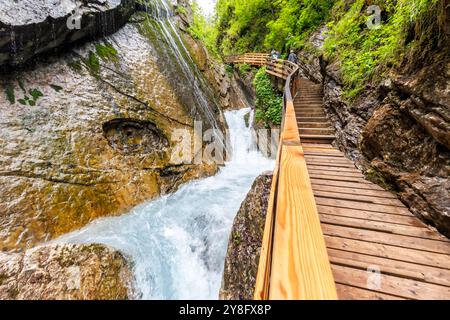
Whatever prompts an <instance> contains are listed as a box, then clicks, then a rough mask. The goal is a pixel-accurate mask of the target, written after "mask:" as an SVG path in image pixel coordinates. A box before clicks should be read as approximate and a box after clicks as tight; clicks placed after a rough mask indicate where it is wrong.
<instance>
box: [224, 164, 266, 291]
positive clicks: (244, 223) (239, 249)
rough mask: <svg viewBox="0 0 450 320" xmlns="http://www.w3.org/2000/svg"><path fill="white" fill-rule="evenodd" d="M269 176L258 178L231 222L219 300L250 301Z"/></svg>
mask: <svg viewBox="0 0 450 320" xmlns="http://www.w3.org/2000/svg"><path fill="white" fill-rule="evenodd" d="M271 185H272V173H265V174H262V175H261V176H259V177H258V178H257V179H256V180H255V182H254V183H253V186H252V189H251V190H250V192H249V193H248V195H247V197H246V199H245V200H244V202H243V203H242V206H241V208H240V210H239V212H238V214H237V216H236V218H235V220H234V223H233V229H232V232H231V235H230V240H229V243H228V252H227V257H226V261H225V268H224V275H223V280H222V288H221V290H220V299H222V300H253V293H254V291H255V290H254V289H255V284H256V276H257V273H258V264H259V256H260V252H261V243H262V237H263V234H264V226H265V222H266V213H267V205H268V203H269V196H270V189H271Z"/></svg>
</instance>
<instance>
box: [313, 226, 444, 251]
mask: <svg viewBox="0 0 450 320" xmlns="http://www.w3.org/2000/svg"><path fill="white" fill-rule="evenodd" d="M322 229H323V232H324V234H326V235H329V236H335V237H342V238H348V239H354V240H364V241H365V242H373V243H379V244H387V245H392V246H397V247H400V248H408V249H416V250H422V251H426V252H434V253H441V254H446V255H449V254H450V245H449V244H448V243H445V242H442V241H436V240H427V239H421V238H414V237H408V236H402V235H397V234H387V233H384V232H377V231H371V230H363V229H356V228H349V227H342V226H337V225H330V224H326V223H323V224H322ZM448 258H449V259H450V256H448Z"/></svg>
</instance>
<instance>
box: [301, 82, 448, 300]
mask: <svg viewBox="0 0 450 320" xmlns="http://www.w3.org/2000/svg"><path fill="white" fill-rule="evenodd" d="M300 87H301V88H302V89H301V90H300V92H299V93H298V95H297V96H296V97H295V99H294V105H295V107H296V113H297V121H298V125H299V128H300V136H301V137H302V141H307V142H303V143H302V144H303V149H304V150H305V158H306V163H307V167H308V172H309V175H310V178H311V184H312V189H313V192H314V196H315V199H316V204H317V209H318V212H319V216H320V220H321V223H322V230H323V233H324V237H325V242H326V245H327V249H328V255H329V258H330V262H331V265H332V270H333V275H334V278H335V281H336V287H337V291H338V296H339V298H340V299H450V240H448V239H447V238H445V237H444V236H442V235H440V234H439V233H438V232H437V231H435V230H432V229H431V228H429V227H428V226H426V225H425V224H424V223H422V222H421V221H420V220H419V219H418V218H416V217H415V216H414V215H413V214H412V213H411V212H410V211H409V210H408V209H407V208H406V207H405V206H404V205H403V204H402V203H401V202H400V201H399V200H398V199H397V197H396V196H395V195H393V194H392V193H390V192H388V191H386V190H384V189H382V188H381V187H379V186H378V185H376V184H374V183H371V182H369V181H367V180H365V178H364V176H363V174H362V173H361V172H360V171H359V170H358V169H357V168H356V167H355V165H354V164H353V162H352V161H350V160H348V159H347V158H346V157H345V155H344V154H343V153H342V152H340V151H339V150H337V149H336V148H334V147H333V146H332V145H330V144H328V143H327V142H328V141H330V140H334V137H333V133H332V131H330V130H331V129H330V125H329V123H328V121H326V120H325V119H326V118H323V117H325V113H324V111H323V109H322V103H320V105H319V104H318V102H321V101H322V94H321V88H320V86H318V85H315V84H313V83H311V82H310V81H308V80H301V86H300ZM308 106H309V107H308ZM305 110H307V111H305ZM312 116H314V117H315V119H313V120H314V121H313V120H311V117H312ZM317 120H320V121H321V122H315V121H317ZM305 126H306V127H313V128H316V127H320V128H321V129H319V130H315V131H312V132H309V131H302V129H301V128H303V127H305Z"/></svg>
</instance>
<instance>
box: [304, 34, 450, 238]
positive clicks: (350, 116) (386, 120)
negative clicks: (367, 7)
mask: <svg viewBox="0 0 450 320" xmlns="http://www.w3.org/2000/svg"><path fill="white" fill-rule="evenodd" d="M320 34H323V28H322V29H320V30H318V32H316V33H315V34H314V35H313V36H312V37H311V39H310V43H311V44H312V46H313V47H315V48H316V49H320V48H321V46H322V44H323V37H322V36H320ZM442 53H443V52H441V53H440V54H438V55H437V56H441V57H442V56H444V57H445V58H444V59H442V58H441V59H439V60H438V61H436V62H435V63H434V64H432V65H429V66H427V67H422V68H420V69H419V70H416V71H415V72H413V73H410V74H408V75H404V74H401V72H400V71H397V73H395V72H392V73H391V74H390V75H389V76H388V77H386V78H385V79H384V80H383V81H381V83H380V84H379V85H377V86H371V85H368V86H367V87H366V90H364V92H363V93H362V94H361V95H360V96H359V97H358V98H357V99H356V100H355V101H354V102H352V103H349V102H347V101H346V100H345V99H344V98H343V96H342V92H343V88H344V85H343V81H342V77H341V75H340V67H339V63H338V62H333V61H328V62H327V61H324V60H323V59H322V58H317V57H315V56H314V55H312V54H311V53H308V52H302V53H301V56H302V60H303V63H302V64H301V68H302V73H303V75H304V76H306V77H307V78H310V79H311V80H313V81H316V82H319V83H320V82H321V83H323V91H324V105H325V109H326V111H327V114H328V116H329V118H330V120H331V122H332V123H333V124H334V127H335V132H336V137H337V139H336V141H335V144H336V146H337V147H339V149H341V150H342V151H344V152H345V153H346V154H347V156H348V157H349V158H351V159H353V160H354V161H355V162H356V163H357V166H358V167H359V168H360V169H362V170H364V171H365V172H366V175H367V177H368V178H369V179H371V180H373V181H375V182H377V183H379V184H380V185H381V186H383V187H385V188H387V189H390V190H391V191H392V192H394V193H396V194H397V195H398V197H399V198H400V199H401V200H402V201H403V202H404V203H405V204H406V205H407V206H408V207H409V208H410V210H411V211H412V212H413V213H414V214H415V215H416V216H418V217H420V218H421V219H423V220H424V221H426V222H428V223H430V224H431V225H433V226H435V227H437V228H438V229H439V230H440V231H441V232H442V233H443V234H445V235H446V236H448V237H450V197H449V196H448V195H449V194H450V179H449V177H450V151H449V148H450V145H449V139H450V59H449V56H448V55H445V54H442ZM319 70H320V72H319Z"/></svg>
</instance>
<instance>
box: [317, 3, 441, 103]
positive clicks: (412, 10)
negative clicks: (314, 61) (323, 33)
mask: <svg viewBox="0 0 450 320" xmlns="http://www.w3.org/2000/svg"><path fill="white" fill-rule="evenodd" d="M438 2H439V0H385V1H381V0H378V1H375V0H374V1H365V0H356V1H354V2H353V4H352V5H351V6H350V8H346V6H345V5H343V3H342V1H339V3H338V4H337V5H336V6H335V8H334V10H333V18H332V20H331V21H330V22H329V23H328V27H329V29H330V31H329V37H328V38H327V40H326V42H325V46H324V51H325V56H326V58H327V59H329V60H338V61H339V62H340V64H341V73H342V76H343V80H344V84H345V89H346V90H345V92H344V95H345V96H346V98H347V99H348V100H352V99H354V98H355V97H356V96H357V95H358V94H359V93H360V92H361V91H362V90H363V89H364V88H365V86H366V85H367V84H369V83H370V82H372V81H377V80H378V79H380V78H381V77H382V76H383V75H384V74H385V72H387V71H388V70H389V69H390V68H392V67H398V66H399V65H400V63H401V62H402V61H403V60H404V59H403V58H404V56H405V54H406V52H407V51H408V49H411V48H413V47H414V46H415V45H416V44H417V43H416V42H415V41H414V40H413V41H410V42H408V34H409V33H410V29H411V25H412V24H414V23H415V22H416V21H418V20H420V17H421V16H423V15H424V14H426V13H427V12H429V11H430V10H431V9H433V7H434V6H436V5H437V3H438ZM369 4H370V5H372V4H375V5H379V6H380V7H381V8H382V10H383V12H384V15H385V16H386V17H387V19H385V21H382V25H381V27H379V28H375V29H369V28H368V27H367V25H366V22H367V18H368V15H367V12H366V10H367V7H368V5H369Z"/></svg>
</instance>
